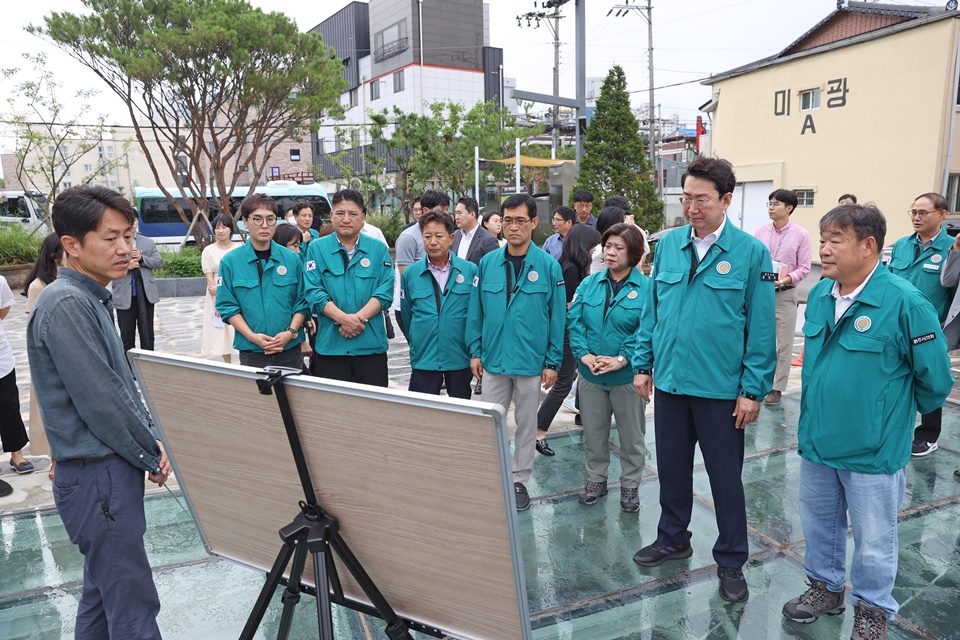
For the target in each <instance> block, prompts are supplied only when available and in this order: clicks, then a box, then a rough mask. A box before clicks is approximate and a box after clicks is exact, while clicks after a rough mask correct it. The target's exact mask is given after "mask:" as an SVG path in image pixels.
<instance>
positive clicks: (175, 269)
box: [153, 247, 203, 278]
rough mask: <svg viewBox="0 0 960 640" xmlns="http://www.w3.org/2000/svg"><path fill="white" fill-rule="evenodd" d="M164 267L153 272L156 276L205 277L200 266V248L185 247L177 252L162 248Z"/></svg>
mask: <svg viewBox="0 0 960 640" xmlns="http://www.w3.org/2000/svg"><path fill="white" fill-rule="evenodd" d="M160 255H161V256H162V257H163V269H159V270H157V271H154V272H153V275H154V277H156V278H193V277H201V278H202V277H203V268H202V267H201V266H200V249H198V248H196V247H185V248H184V249H183V251H180V252H177V251H172V250H168V249H161V250H160Z"/></svg>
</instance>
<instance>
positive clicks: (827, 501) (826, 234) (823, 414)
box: [783, 205, 953, 639]
mask: <svg viewBox="0 0 960 640" xmlns="http://www.w3.org/2000/svg"><path fill="white" fill-rule="evenodd" d="M885 235H886V221H885V220H884V218H883V214H882V213H880V211H879V210H877V209H876V208H874V207H871V206H861V205H843V206H838V207H836V208H835V209H833V210H832V211H830V212H829V213H828V214H827V215H825V216H824V217H823V219H822V220H821V221H820V260H821V262H822V264H823V275H824V279H823V280H821V281H820V282H819V283H817V285H816V286H814V288H813V289H812V290H811V291H810V295H809V296H808V302H807V309H806V322H805V324H804V326H803V333H804V335H805V336H806V347H807V352H806V355H805V356H804V360H803V392H802V395H801V399H800V425H799V430H798V445H797V452H798V453H799V454H800V457H801V458H802V459H801V461H800V489H799V497H800V521H801V523H802V525H803V534H804V538H805V539H806V549H805V551H804V554H803V556H804V560H803V569H804V571H805V572H806V574H807V577H808V578H809V584H810V588H809V589H807V591H806V592H805V593H804V594H803V595H801V596H799V597H797V598H794V599H793V600H790V601H789V602H787V603H786V604H785V605H784V607H783V614H784V615H785V616H786V617H787V618H790V619H792V620H796V621H797V622H813V621H814V620H816V619H817V617H818V616H820V615H822V614H824V613H826V614H830V615H834V614H837V613H840V612H842V611H843V609H844V603H843V600H844V578H845V574H846V566H845V565H846V553H845V548H846V546H847V521H848V514H849V522H850V525H851V526H852V527H853V539H854V551H853V564H852V565H851V569H850V582H851V584H852V585H853V589H852V591H851V596H850V599H851V600H852V602H853V604H854V606H855V608H856V612H855V614H854V615H855V622H854V632H853V635H852V636H851V638H855V639H861V638H886V637H887V636H886V631H887V621H888V620H893V618H894V616H895V615H896V613H897V609H898V604H897V601H896V600H894V598H893V595H892V592H893V585H894V580H895V579H896V576H897V547H898V540H897V512H898V510H899V509H900V504H901V501H902V500H903V493H904V486H905V484H906V470H905V467H906V465H907V462H908V461H909V460H910V436H911V434H912V432H913V421H914V415H915V413H916V411H917V410H918V409H919V411H920V413H927V412H929V411H931V410H932V409H934V408H936V407H940V406H942V405H943V402H944V400H945V399H946V397H947V394H948V393H949V392H950V389H951V387H952V386H953V378H952V377H951V375H950V359H949V358H948V357H947V349H946V341H945V340H944V338H943V333H942V332H941V331H940V322H939V320H938V319H937V313H936V311H935V310H934V309H933V307H932V306H931V305H930V302H929V301H928V300H927V299H926V298H925V297H924V296H923V294H922V293H920V292H919V291H917V289H916V288H915V287H914V286H913V285H911V284H910V283H908V282H906V281H904V280H902V279H900V278H897V277H894V276H893V275H891V274H890V273H889V271H887V270H886V269H884V268H883V267H882V266H881V265H880V253H881V251H882V249H883V240H884V236H885Z"/></svg>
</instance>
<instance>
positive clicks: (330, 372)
mask: <svg viewBox="0 0 960 640" xmlns="http://www.w3.org/2000/svg"><path fill="white" fill-rule="evenodd" d="M313 375H315V376H319V377H321V378H330V379H331V380H342V381H343V382H356V383H359V384H369V385H371V386H374V387H386V386H388V385H389V381H390V379H389V378H388V377H387V354H385V353H374V354H371V355H368V356H323V355H320V354H317V355H316V356H315V357H314V359H313Z"/></svg>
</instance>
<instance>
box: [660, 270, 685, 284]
mask: <svg viewBox="0 0 960 640" xmlns="http://www.w3.org/2000/svg"><path fill="white" fill-rule="evenodd" d="M684 275H685V274H684V273H682V272H680V271H658V272H657V274H656V276H655V277H654V280H656V281H657V282H662V283H663V284H677V283H678V282H680V281H681V280H683V277H684Z"/></svg>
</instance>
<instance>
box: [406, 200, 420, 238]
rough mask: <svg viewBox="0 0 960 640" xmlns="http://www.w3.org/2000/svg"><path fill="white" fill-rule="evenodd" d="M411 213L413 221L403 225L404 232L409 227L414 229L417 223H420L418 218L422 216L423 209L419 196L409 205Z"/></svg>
mask: <svg viewBox="0 0 960 640" xmlns="http://www.w3.org/2000/svg"><path fill="white" fill-rule="evenodd" d="M411 212H412V213H413V220H411V221H410V222H408V223H407V224H405V225H403V230H404V231H406V230H407V229H409V228H410V227H415V226H416V225H417V222H419V221H420V216H421V215H422V214H423V207H422V206H421V205H420V196H417V197H416V198H414V199H413V204H412V205H411Z"/></svg>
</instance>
